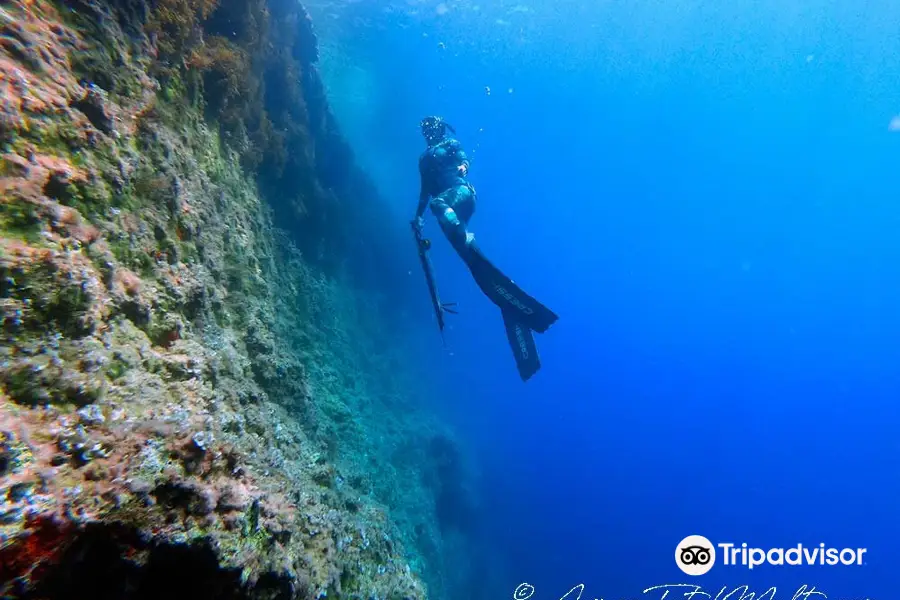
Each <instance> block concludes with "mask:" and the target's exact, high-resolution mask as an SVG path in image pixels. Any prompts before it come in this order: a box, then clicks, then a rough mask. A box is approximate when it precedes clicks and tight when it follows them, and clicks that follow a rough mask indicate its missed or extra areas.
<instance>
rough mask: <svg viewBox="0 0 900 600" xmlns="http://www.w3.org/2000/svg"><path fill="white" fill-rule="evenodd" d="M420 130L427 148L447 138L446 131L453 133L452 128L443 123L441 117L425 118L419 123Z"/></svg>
mask: <svg viewBox="0 0 900 600" xmlns="http://www.w3.org/2000/svg"><path fill="white" fill-rule="evenodd" d="M419 126H420V127H421V128H422V136H423V137H424V138H425V141H426V142H428V145H429V146H433V145H434V144H437V143H438V142H440V141H441V140H443V139H444V138H445V137H446V136H447V130H448V129H449V130H450V131H453V127H451V126H450V124H449V123H447V122H446V121H444V119H443V118H442V117H425V118H424V119H422V122H421V123H419Z"/></svg>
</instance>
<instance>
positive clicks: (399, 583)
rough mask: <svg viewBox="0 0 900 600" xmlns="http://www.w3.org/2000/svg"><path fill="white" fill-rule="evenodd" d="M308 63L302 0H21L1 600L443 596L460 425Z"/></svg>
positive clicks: (11, 8) (6, 294) (2, 249)
mask: <svg viewBox="0 0 900 600" xmlns="http://www.w3.org/2000/svg"><path fill="white" fill-rule="evenodd" d="M315 57H316V40H315V37H314V34H313V31H312V27H311V24H310V22H309V18H308V16H307V15H306V14H305V12H304V11H303V9H302V6H301V5H299V4H297V3H294V2H290V1H288V0H270V1H268V2H267V1H266V0H230V1H229V2H227V3H223V4H221V5H219V4H218V3H217V1H216V0H156V1H155V2H152V3H146V2H144V1H143V0H120V1H110V2H103V1H99V0H97V1H91V0H72V1H71V2H69V3H67V4H61V3H58V2H49V1H47V0H14V1H8V2H4V3H3V4H2V5H0V144H2V157H0V319H2V330H0V335H2V336H3V341H2V344H0V591H2V593H3V594H5V595H6V596H10V597H40V598H62V597H65V598H82V597H91V598H97V597H109V598H150V597H153V598H156V597H166V598H191V599H202V598H323V597H326V596H329V597H339V598H344V597H345V598H366V599H385V600H387V599H401V598H410V599H412V598H424V597H425V596H426V586H425V585H424V584H423V580H422V577H425V578H426V579H427V581H428V595H429V596H431V597H440V596H441V595H442V593H443V591H444V590H443V588H442V579H443V575H442V567H441V533H440V524H439V522H438V521H439V515H438V514H437V512H436V504H437V502H438V500H439V498H441V496H442V494H444V495H446V490H447V489H450V488H453V489H456V488H457V487H458V486H459V485H460V483H459V482H457V481H442V480H441V477H444V478H445V479H446V473H445V471H446V470H443V471H442V470H441V468H440V465H439V462H440V461H436V460H433V459H431V458H429V455H430V450H429V448H431V447H432V446H433V444H434V442H433V440H434V439H441V440H452V437H451V436H449V434H448V433H447V432H444V431H442V430H441V427H440V426H439V424H437V423H435V422H433V421H432V420H431V419H430V417H429V416H428V415H427V414H426V413H424V412H423V411H422V410H421V409H420V405H421V402H420V397H421V396H422V395H423V394H425V393H426V392H425V391H424V389H423V384H422V383H421V380H420V378H419V377H418V376H417V374H416V373H415V370H414V369H413V368H412V367H410V366H409V365H408V362H409V361H408V360H407V359H408V349H407V348H406V346H405V344H406V340H405V339H404V338H403V336H402V335H399V334H397V333H395V332H396V329H395V328H392V327H390V326H389V325H390V323H391V322H392V320H393V319H396V318H397V315H398V314H401V313H402V310H403V305H404V302H405V297H404V294H403V292H402V289H403V286H405V285H406V284H405V283H403V284H400V283H399V282H401V281H404V280H403V279H402V277H403V274H402V273H401V272H400V271H401V269H400V268H399V267H392V266H391V265H392V264H393V263H394V262H396V261H391V260H390V259H391V255H390V253H391V252H392V248H393V246H392V244H395V243H396V244H399V243H403V242H405V240H403V242H400V241H397V237H398V236H399V235H400V234H399V232H398V231H396V230H387V231H383V232H379V235H375V234H374V233H373V232H371V231H370V230H369V224H370V220H371V219H372V218H373V216H375V215H377V214H378V213H377V211H378V210H379V206H378V202H377V194H376V193H375V192H374V190H373V188H372V186H371V184H370V183H369V182H368V180H367V178H366V177H365V175H364V174H363V173H362V172H361V171H360V170H359V169H358V168H357V167H355V166H354V163H353V157H352V152H351V151H350V149H349V148H348V147H347V145H346V143H345V142H343V140H342V139H341V137H340V135H339V132H338V131H337V127H336V126H335V123H334V119H333V117H332V116H331V115H330V113H329V111H328V107H327V102H326V99H325V97H324V93H323V91H322V86H321V83H320V82H319V80H318V77H317V75H316V73H315V70H314V67H313V64H314V62H315ZM360 198H366V199H367V200H368V201H367V202H360V201H359V199H360ZM276 223H277V227H276ZM361 249H363V250H364V251H360V250H361ZM395 282H396V285H395ZM392 289H393V290H401V291H399V292H396V293H393V294H392V293H391V292H390V290H392ZM442 443H443V442H442ZM453 476H454V477H461V475H459V474H457V473H455V472H454V475H453ZM442 490H443V491H442Z"/></svg>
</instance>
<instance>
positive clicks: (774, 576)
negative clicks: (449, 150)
mask: <svg viewBox="0 0 900 600" xmlns="http://www.w3.org/2000/svg"><path fill="white" fill-rule="evenodd" d="M312 9H313V13H314V16H315V17H316V19H317V23H318V24H319V25H318V27H319V30H320V35H321V37H322V40H323V48H324V56H323V71H324V74H325V77H326V80H327V83H328V87H329V93H330V99H331V102H332V105H333V106H334V107H335V110H336V112H337V114H338V117H339V120H340V121H341V123H342V126H343V127H344V129H345V132H346V134H347V136H348V137H349V138H350V140H351V141H352V143H353V146H354V148H355V149H356V151H357V154H358V159H359V161H360V162H362V163H363V164H364V165H365V167H366V168H367V169H368V170H369V172H370V173H371V174H372V175H373V177H374V178H375V180H376V182H377V183H378V185H379V188H380V189H381V190H382V191H383V193H385V195H386V196H388V197H389V198H390V200H391V202H392V204H393V208H394V214H392V215H389V218H390V219H393V220H395V221H396V222H398V223H399V224H400V226H405V224H406V222H407V221H408V220H409V219H410V218H411V217H412V214H413V211H414V209H415V203H416V198H417V194H418V185H419V181H418V172H417V168H416V161H417V158H418V154H419V153H420V152H421V151H422V149H423V147H424V144H423V141H422V139H421V137H420V135H419V132H418V123H419V120H420V119H421V118H422V117H424V116H425V115H429V114H439V115H442V116H443V117H445V118H446V119H447V120H448V121H449V122H450V123H452V124H453V125H454V127H455V128H456V130H457V132H458V135H459V139H460V141H461V142H462V144H463V145H464V146H465V148H466V149H467V150H468V151H469V152H470V155H471V156H472V159H473V160H472V167H471V172H470V178H471V181H472V183H473V184H474V185H475V187H476V189H477V190H478V208H477V212H476V214H475V217H474V219H473V221H472V223H471V230H472V231H473V232H474V233H475V235H476V237H477V239H478V240H479V243H480V245H481V247H482V248H483V250H484V251H485V253H486V254H487V255H488V256H489V257H490V258H491V259H492V260H493V261H495V262H496V263H497V264H498V266H500V268H502V269H503V270H504V271H506V272H507V273H508V274H509V275H510V276H511V277H512V278H513V279H515V280H516V282H517V283H518V284H520V285H521V286H522V287H523V288H525V289H526V290H527V291H528V292H529V293H531V294H532V295H534V296H536V297H537V298H538V299H540V300H541V301H542V302H544V303H545V304H547V305H548V306H549V307H550V308H552V309H553V310H554V311H555V312H557V313H558V314H559V315H560V321H559V322H558V323H557V324H556V325H554V327H552V328H551V329H550V331H548V332H547V333H545V334H543V335H540V336H538V339H537V342H538V347H539V350H540V353H541V358H542V361H543V368H542V369H541V371H540V372H539V373H538V374H537V375H536V376H535V377H534V378H533V379H532V380H531V381H529V382H528V383H525V384H523V383H522V382H521V381H520V380H519V379H518V376H517V374H516V371H515V366H514V363H513V359H512V356H511V354H510V351H509V348H508V347H507V342H506V339H505V336H504V332H503V327H502V322H501V320H500V314H499V312H498V310H497V309H496V308H495V307H494V306H493V305H492V304H490V302H488V301H487V299H486V298H484V297H483V296H482V295H481V293H480V291H479V290H478V288H477V287H476V286H475V284H474V283H473V282H472V280H471V277H470V276H469V274H468V272H467V271H466V269H465V268H464V267H463V266H462V264H461V263H460V261H459V259H458V258H457V257H456V256H455V255H454V254H453V252H452V250H451V249H450V247H449V245H448V244H446V242H445V241H444V240H443V239H442V238H441V235H440V231H439V230H438V228H437V226H436V224H435V223H434V221H433V219H432V218H431V217H429V221H428V224H427V226H426V227H427V233H428V234H429V235H430V236H432V237H433V238H434V240H435V249H434V251H433V252H432V254H433V255H434V260H435V266H436V269H437V273H438V277H439V285H440V289H441V292H442V294H443V296H444V297H445V299H447V300H454V301H457V302H459V303H460V310H461V313H462V314H461V315H460V316H457V317H454V316H451V317H450V319H451V328H450V330H449V331H448V333H447V342H448V347H447V348H446V349H442V348H441V346H440V341H439V338H438V336H437V333H436V331H435V333H434V354H433V356H430V357H426V358H425V359H422V360H427V361H430V366H431V369H432V373H433V376H434V378H435V381H436V382H440V386H439V387H441V388H442V389H443V390H444V391H443V392H442V393H441V395H440V396H439V397H437V398H435V399H434V400H433V401H434V403H435V404H436V405H437V407H438V408H439V409H440V410H441V411H443V413H444V414H445V415H446V418H448V419H450V420H451V421H453V422H454V423H455V424H456V426H457V429H458V430H459V432H460V434H461V436H462V437H463V439H464V441H465V443H466V445H467V451H468V454H469V457H470V461H471V462H472V463H473V464H474V465H475V466H476V470H477V472H478V474H479V475H478V480H477V496H478V498H479V502H480V504H479V511H478V518H477V525H476V526H474V527H473V530H472V531H471V532H468V534H467V535H469V542H468V543H469V544H470V545H471V547H470V548H471V551H472V555H473V556H475V557H477V558H476V560H477V561H480V562H482V563H483V571H482V572H481V574H480V575H478V576H475V577H474V580H473V581H470V582H469V583H470V585H469V587H468V588H466V589H460V590H457V591H456V595H457V597H463V596H468V597H483V598H508V597H509V596H510V595H512V594H513V590H515V589H516V587H517V586H518V585H519V584H521V583H522V582H528V583H529V584H531V585H533V586H534V590H535V591H534V598H538V599H540V600H546V599H550V598H560V597H562V596H563V595H564V594H565V593H566V592H568V591H569V590H570V589H572V588H573V586H576V585H578V584H584V585H585V588H584V590H583V594H584V595H583V597H584V598H587V599H594V598H605V599H607V600H610V599H620V598H638V597H647V598H660V597H662V592H661V591H659V590H657V591H651V592H646V593H644V590H645V589H647V588H649V587H651V586H658V585H663V584H676V583H689V584H696V585H700V586H702V588H703V589H704V590H705V591H707V592H711V593H712V596H713V597H716V592H717V591H718V590H719V589H720V588H722V587H723V586H725V587H726V590H731V589H734V588H737V587H738V586H741V585H744V584H747V585H749V586H750V590H751V591H755V592H756V594H757V595H756V596H755V598H757V599H758V598H760V595H761V594H762V593H763V592H765V591H766V590H767V589H768V588H770V587H772V586H775V587H776V588H777V591H776V592H773V594H774V597H775V598H778V599H781V598H788V599H791V598H807V597H808V598H824V597H826V596H821V595H815V594H813V595H808V596H802V595H799V596H798V595H797V592H798V590H802V589H803V588H802V586H804V585H806V586H807V588H806V590H807V591H810V590H811V588H812V587H813V586H815V589H816V590H817V592H820V593H822V594H825V595H827V598H841V599H850V598H855V599H862V598H869V599H873V600H874V599H876V598H879V599H880V598H889V597H892V596H893V594H894V593H895V591H894V586H895V585H896V583H895V578H894V577H893V575H894V573H893V572H892V571H891V568H892V566H893V565H895V564H896V560H895V559H896V556H897V550H896V544H897V542H898V534H900V517H898V514H897V509H896V500H895V498H896V496H897V494H898V490H900V482H898V473H900V439H898V436H897V434H896V427H897V423H898V421H900V409H898V407H897V402H898V400H900V369H898V365H900V347H898V340H900V279H898V272H900V235H898V231H900V207H898V202H900V178H898V176H897V164H898V160H900V132H898V131H894V129H895V128H898V129H900V127H898V126H896V125H895V124H893V119H894V118H895V116H897V115H898V113H900V36H897V33H896V32H897V25H898V23H900V4H898V3H894V2H887V1H883V2H877V1H876V2H838V1H837V0H834V1H828V0H807V1H799V0H757V1H749V0H738V1H736V2H728V3H725V2H718V3H713V2H699V1H695V0H677V1H674V2H662V1H659V0H635V1H633V2H614V1H606V0H604V1H596V2H575V1H572V0H535V1H528V0H523V1H522V2H481V3H478V2H468V1H466V2H463V1H460V2H444V3H440V2H432V1H430V0H424V1H416V0H410V1H408V2H396V3H391V2H374V1H359V2H351V3H346V2H334V3H319V4H313V6H312ZM401 257H402V258H401ZM398 260H406V261H409V264H410V277H415V278H421V272H420V271H419V270H418V265H417V263H416V260H415V254H414V250H413V248H412V242H411V241H410V247H409V248H398ZM421 286H422V303H423V315H427V314H428V313H427V312H425V311H427V308H428V298H427V295H426V292H425V287H424V286H425V284H424V281H423V282H422V283H421ZM414 326H415V327H417V328H421V329H422V330H423V331H428V328H433V327H434V323H433V322H431V321H429V320H428V318H427V316H425V317H423V318H422V320H421V321H420V322H417V323H415V325H414ZM690 534H700V535H704V536H706V537H707V538H709V539H710V540H712V541H713V542H714V543H719V542H722V543H726V542H730V543H735V544H737V545H740V544H741V543H747V544H748V545H749V546H753V547H760V548H774V547H791V546H796V545H797V544H798V543H800V544H803V545H804V546H807V547H817V546H818V545H819V544H820V543H824V544H825V545H826V546H833V547H837V548H843V547H852V548H858V547H861V548H867V553H866V555H865V560H864V564H863V565H861V566H834V567H828V566H813V567H784V566H781V567H777V566H771V565H766V566H761V567H758V568H756V569H753V570H752V571H750V570H748V569H746V568H742V567H726V566H722V565H721V563H720V564H718V565H717V566H716V567H714V568H713V570H712V571H711V572H710V573H709V574H707V575H704V576H701V577H691V576H688V575H685V574H684V573H682V572H681V571H680V570H678V568H677V566H676V564H675V561H674V560H673V558H674V553H675V548H676V546H677V544H678V543H679V542H680V540H682V538H684V537H685V536H687V535H690ZM720 560H721V557H720ZM577 591H578V590H576V592H577ZM683 593H684V592H683V591H682V592H678V595H675V593H674V592H673V594H672V595H670V596H669V598H674V597H678V598H681V597H683V596H681V595H680V594H683ZM570 597H574V596H570ZM695 597H697V598H699V597H700V596H695ZM724 597H725V596H724V595H720V596H719V598H724ZM730 597H731V598H739V597H743V598H744V599H745V600H748V599H749V597H750V596H747V595H744V596H742V595H741V592H738V593H736V594H735V595H732V596H730ZM763 597H766V598H769V596H763Z"/></svg>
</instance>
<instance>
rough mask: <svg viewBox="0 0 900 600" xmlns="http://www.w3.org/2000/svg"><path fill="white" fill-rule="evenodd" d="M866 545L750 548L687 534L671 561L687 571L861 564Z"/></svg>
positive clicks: (695, 572) (698, 572)
mask: <svg viewBox="0 0 900 600" xmlns="http://www.w3.org/2000/svg"><path fill="white" fill-rule="evenodd" d="M865 553H866V548H841V549H838V548H829V547H826V546H825V544H819V545H818V546H804V545H803V544H797V545H796V546H791V547H790V548H769V549H763V548H753V547H750V546H748V545H747V544H740V545H738V544H732V543H721V542H720V543H718V544H713V543H712V542H710V541H709V540H708V539H707V538H705V537H703V536H702V535H689V536H687V537H686V538H684V539H683V540H681V542H680V543H679V544H678V546H677V547H676V548H675V563H676V564H677V565H678V568H679V569H681V570H682V571H683V572H685V573H687V574H688V575H704V574H706V573H708V572H709V570H710V569H712V568H713V566H714V565H715V564H716V562H717V559H718V562H720V564H722V565H724V566H728V567H737V566H740V567H746V568H747V569H753V568H755V567H758V566H761V565H766V564H768V565H772V566H799V565H807V566H815V565H823V566H835V565H862V564H863V556H864V555H865Z"/></svg>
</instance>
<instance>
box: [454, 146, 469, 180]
mask: <svg viewBox="0 0 900 600" xmlns="http://www.w3.org/2000/svg"><path fill="white" fill-rule="evenodd" d="M453 150H454V155H455V156H456V170H457V171H459V173H460V175H462V176H463V177H465V176H466V175H467V174H468V173H469V157H468V156H467V155H466V151H465V150H463V148H462V144H460V143H459V142H456V143H455V144H454V145H453Z"/></svg>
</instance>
